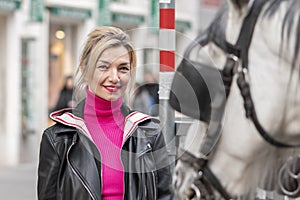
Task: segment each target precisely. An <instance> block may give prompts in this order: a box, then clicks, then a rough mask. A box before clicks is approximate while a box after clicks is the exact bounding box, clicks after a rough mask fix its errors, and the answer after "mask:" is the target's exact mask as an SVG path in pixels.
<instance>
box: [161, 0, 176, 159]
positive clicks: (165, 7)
mask: <svg viewBox="0 0 300 200" xmlns="http://www.w3.org/2000/svg"><path fill="white" fill-rule="evenodd" d="M175 44H176V43H175V0H159V44H158V45H159V51H160V52H159V56H160V73H159V104H160V110H159V115H160V120H161V126H162V132H163V134H164V136H165V140H166V144H167V148H168V150H169V152H170V156H171V160H172V161H174V162H172V163H173V164H174V163H175V158H176V148H175V114H174V113H175V112H174V110H173V109H172V108H171V107H170V105H169V93H170V88H171V83H172V80H173V77H174V69H175Z"/></svg>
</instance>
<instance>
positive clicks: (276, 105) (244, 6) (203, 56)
mask: <svg viewBox="0 0 300 200" xmlns="http://www.w3.org/2000/svg"><path fill="white" fill-rule="evenodd" d="M256 1H257V0H227V2H226V4H225V5H224V7H222V9H220V11H219V14H218V17H217V18H216V20H215V21H214V22H213V23H212V25H211V27H210V28H209V29H208V32H209V31H214V32H215V35H222V34H221V33H222V32H224V36H223V37H224V39H225V40H226V41H227V42H228V43H230V44H232V45H234V44H236V42H237V39H238V37H239V34H240V32H241V27H242V23H243V21H244V19H245V17H246V16H247V14H248V12H250V9H251V6H252V5H253V4H254V2H256ZM262 1H264V0H262ZM265 1H266V3H265V4H263V5H262V6H263V8H262V11H261V12H260V13H259V16H258V19H257V22H256V23H255V27H254V31H253V36H252V40H251V42H250V46H249V51H248V74H247V75H249V77H247V78H248V79H249V85H250V91H251V96H252V99H253V103H254V105H255V111H256V115H257V118H258V121H259V122H260V124H261V125H262V127H263V128H264V130H265V131H266V132H267V133H268V134H269V136H267V137H270V138H272V139H274V140H276V141H279V143H283V144H291V145H294V146H297V145H299V144H300V81H299V80H300V71H299V70H300V1H299V0H265ZM216 24H217V26H216ZM213 26H214V27H213ZM208 34H209V33H208ZM225 53H226V52H225ZM208 55H209V57H208ZM222 55H224V51H222V50H221V49H220V48H218V47H217V46H216V45H215V44H214V43H213V42H210V43H209V44H208V45H206V46H205V47H203V48H202V49H201V50H200V51H199V56H198V58H199V60H201V61H202V62H206V63H207V61H208V60H210V62H211V63H210V65H212V64H214V65H217V67H218V68H222V67H223V66H222V65H219V63H220V62H224V60H225V59H224V56H223V57H222ZM208 58H209V59H208ZM241 63H242V62H241V60H240V61H239V62H238V65H239V66H238V67H239V68H241ZM235 72H236V71H235ZM236 77H237V73H236V74H235V75H234V77H233V81H232V85H231V88H230V94H229V96H228V98H227V101H226V105H225V111H224V115H223V118H222V122H221V124H222V128H221V130H220V138H219V140H218V143H217V144H216V145H215V147H214V148H213V150H212V152H211V153H210V154H209V155H208V158H205V160H207V163H206V165H205V166H204V168H209V169H210V171H211V172H212V174H213V175H214V176H215V177H216V180H218V181H219V183H220V185H218V186H216V185H217V184H216V183H214V181H210V180H209V178H205V177H204V179H203V178H202V182H201V181H200V182H198V183H199V184H198V185H197V183H196V182H195V184H193V182H194V181H197V180H198V179H200V180H201V177H203V176H201V174H200V175H199V172H198V171H197V170H195V169H194V168H193V167H192V165H193V164H194V163H191V162H190V163H187V162H186V161H187V160H188V159H187V158H186V159H184V160H181V159H178V162H177V165H176V167H175V173H174V178H173V186H174V189H175V193H176V195H177V197H178V199H184V198H185V197H186V196H187V191H189V189H188V188H192V189H194V190H195V191H196V196H198V198H199V199H223V198H225V199H231V198H232V199H250V200H252V199H284V197H285V199H287V196H289V198H290V199H294V198H300V175H299V174H300V173H299V172H300V152H299V147H290V148H280V147H277V146H276V145H271V144H270V143H268V142H267V141H266V140H265V139H264V138H263V137H262V136H261V135H260V134H259V131H258V130H257V127H256V126H255V125H254V123H253V121H252V120H251V119H250V118H246V116H245V109H244V106H243V104H244V100H243V98H242V96H241V92H240V89H239V87H238V86H237V81H236ZM206 129H207V124H206V123H204V122H200V121H198V120H195V123H194V124H193V125H192V126H191V127H190V129H189V131H188V134H187V137H186V140H185V143H184V145H183V146H182V148H183V149H184V150H186V151H187V152H189V153H190V155H192V157H194V158H200V157H203V155H201V153H200V148H201V145H200V144H201V143H202V142H203V137H204V135H205V131H206ZM275 143H276V142H275ZM180 156H181V155H179V158H180ZM194 161H195V160H194ZM194 161H192V162H194ZM200 173H203V170H200ZM212 182H213V183H212ZM199 185H200V190H198V188H197V186H199ZM218 187H221V188H222V189H221V190H223V191H225V193H227V194H228V196H230V197H224V195H222V194H220V190H219V191H218ZM201 188H202V189H203V188H204V190H205V191H203V190H202V189H201ZM205 188H206V189H205ZM210 192H212V194H210ZM221 193H222V192H221ZM200 196H201V198H200ZM225 196H226V195H225Z"/></svg>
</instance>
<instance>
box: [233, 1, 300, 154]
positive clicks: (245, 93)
mask: <svg viewBox="0 0 300 200" xmlns="http://www.w3.org/2000/svg"><path fill="white" fill-rule="evenodd" d="M266 2H267V0H256V1H254V2H253V5H252V9H251V10H250V11H249V14H248V15H247V16H246V17H245V19H244V23H243V25H242V28H241V34H240V35H239V38H238V41H237V44H236V46H237V48H239V49H241V62H242V70H241V71H240V72H239V74H238V79H237V83H238V86H239V89H240V91H241V95H242V97H243V100H244V108H245V112H246V117H247V118H250V119H251V120H252V121H253V124H254V125H255V127H256V129H257V131H258V132H259V134H260V135H261V136H262V137H263V138H264V140H266V141H267V142H268V143H269V144H271V145H273V146H276V147H280V148H290V147H300V144H298V145H293V144H285V143H282V142H280V141H277V140H275V139H274V138H272V137H271V136H270V134H269V133H268V132H267V131H265V129H264V128H263V126H262V125H261V124H260V122H259V120H258V118H257V115H256V111H255V106H254V103H253V100H252V97H251V91H250V86H249V83H248V79H247V78H248V77H247V76H248V51H249V47H250V44H251V40H252V36H253V32H254V27H255V24H256V21H257V18H258V16H259V14H260V12H261V10H262V8H263V5H264V4H265V3H266ZM243 33H245V34H243Z"/></svg>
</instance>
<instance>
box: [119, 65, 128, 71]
mask: <svg viewBox="0 0 300 200" xmlns="http://www.w3.org/2000/svg"><path fill="white" fill-rule="evenodd" d="M129 69H130V68H129V66H127V65H123V66H120V67H119V70H120V71H122V72H128V71H129Z"/></svg>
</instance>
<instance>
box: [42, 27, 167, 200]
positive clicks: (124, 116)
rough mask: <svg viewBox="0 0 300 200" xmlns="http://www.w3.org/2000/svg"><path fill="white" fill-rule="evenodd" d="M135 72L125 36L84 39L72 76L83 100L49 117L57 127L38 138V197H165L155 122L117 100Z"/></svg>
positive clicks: (108, 33) (103, 32)
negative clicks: (82, 95) (78, 63)
mask: <svg viewBox="0 0 300 200" xmlns="http://www.w3.org/2000/svg"><path fill="white" fill-rule="evenodd" d="M135 67H136V53H135V50H134V49H133V46H132V45H131V43H130V41H129V38H128V36H127V35H126V34H125V33H124V32H123V31H121V30H120V29H118V28H114V27H101V28H97V29H95V30H94V31H92V32H91V33H90V34H89V36H88V39H87V42H86V44H85V47H84V49H83V52H82V55H81V59H80V65H79V67H78V69H77V71H76V77H77V80H78V84H77V87H76V89H78V91H79V92H76V93H80V91H83V92H84V93H85V98H84V100H82V101H81V102H80V103H79V104H78V105H77V107H76V108H74V109H73V110H71V109H69V111H66V110H61V111H56V112H54V113H52V114H51V115H50V117H51V118H52V119H53V120H54V121H55V122H56V124H55V125H54V126H52V127H50V128H48V129H46V130H45V132H44V134H43V137H42V141H41V147H40V158H39V168H38V198H39V199H64V200H69V199H72V200H73V199H76V200H81V199H82V200H87V199H94V200H98V199H104V200H117V199H147V200H148V199H171V191H170V184H171V174H170V169H169V163H168V155H167V151H166V148H165V143H164V139H163V135H162V134H161V131H160V128H159V122H158V121H156V120H155V119H152V118H151V117H150V116H148V115H144V114H142V113H139V112H131V111H130V110H129V109H128V108H127V107H126V106H125V105H124V104H123V103H122V102H123V98H124V97H125V94H126V89H128V87H129V85H131V83H130V82H133V80H134V72H135ZM127 86H128V87H127Z"/></svg>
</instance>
